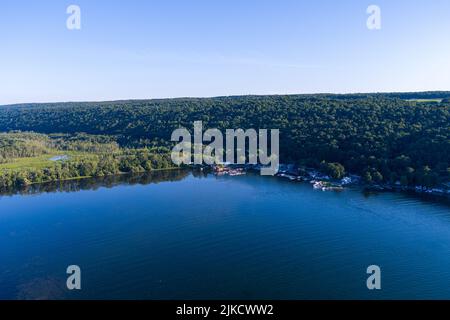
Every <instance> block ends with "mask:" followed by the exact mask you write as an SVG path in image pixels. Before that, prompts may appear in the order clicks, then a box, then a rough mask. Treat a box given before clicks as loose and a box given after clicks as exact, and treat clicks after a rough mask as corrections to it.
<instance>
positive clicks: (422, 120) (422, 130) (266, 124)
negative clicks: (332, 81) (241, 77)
mask: <svg viewBox="0 0 450 320" xmlns="http://www.w3.org/2000/svg"><path fill="white" fill-rule="evenodd" d="M449 97H450V93H449V92H425V93H402V94H398V93H392V94H382V93H380V94H355V95H331V94H319V95H290V96H242V97H220V98H207V99H167V100H145V101H119V102H102V103H62V104H39V105H19V106H6V107H0V131H9V130H30V131H36V132H40V133H48V134H53V133H61V132H62V133H66V134H76V133H78V132H86V133H88V134H94V135H103V136H109V137H113V138H114V141H116V142H117V143H119V145H120V146H121V147H129V148H142V147H155V146H166V147H170V144H169V143H168V141H169V140H170V136H171V133H172V131H173V130H174V129H177V128H179V127H186V128H188V129H190V130H192V125H193V122H194V121H198V120H201V121H203V126H204V128H219V129H221V130H224V129H228V128H230V129H237V128H242V129H248V128H255V129H272V128H273V129H280V134H281V135H280V160H281V162H285V163H288V162H289V163H296V164H301V165H306V166H313V167H316V168H325V169H326V170H330V171H331V172H337V173H336V174H337V175H340V173H339V172H341V171H342V170H344V171H345V172H351V173H357V174H360V175H361V176H363V177H364V178H365V179H366V181H367V182H374V183H375V182H376V183H378V182H380V183H381V182H393V183H394V182H398V181H401V182H402V183H405V184H415V183H422V182H423V183H427V184H436V183H439V182H440V181H443V180H447V181H448V179H449V174H450V173H449V172H450V171H449V168H450V103H449V101H448V99H449ZM409 99H444V101H443V102H441V103H440V104H436V103H431V102H430V103H427V102H424V103H416V102H414V101H408V100H409ZM323 163H325V164H332V165H331V166H326V165H325V167H324V165H323Z"/></svg>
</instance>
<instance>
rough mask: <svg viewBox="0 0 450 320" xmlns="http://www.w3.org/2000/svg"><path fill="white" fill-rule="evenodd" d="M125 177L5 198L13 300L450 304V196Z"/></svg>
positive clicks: (3, 271)
mask: <svg viewBox="0 0 450 320" xmlns="http://www.w3.org/2000/svg"><path fill="white" fill-rule="evenodd" d="M117 179H119V180H118V181H115V180H114V181H109V180H106V181H104V180H102V181H93V180H90V181H89V180H87V181H84V182H78V183H75V182H73V183H71V184H65V185H64V186H63V187H52V186H43V187H42V190H38V191H36V190H34V191H33V192H31V191H30V190H29V191H27V192H28V194H26V195H25V194H22V195H13V196H2V197H0V299H48V298H51V299H76V298H83V299H107V298H113V299H117V298H121V299H222V298H227V299H313V298H320V299H348V298H358V299H365V298H369V299H381V298H383V299H386V298H388V299H392V298H394V299H405V298H412V299H419V298H420V299H422V298H425V299H428V298H440V299H450V206H449V204H448V203H446V202H445V201H437V200H436V201H435V200H429V199H428V200H427V199H422V198H418V197H413V196H410V195H406V194H401V193H383V194H378V195H370V196H368V195H365V194H364V193H363V192H361V190H346V191H343V192H339V193H338V192H322V191H317V190H314V189H313V188H311V186H310V185H309V184H307V183H306V184H305V183H293V182H289V181H285V180H282V179H278V178H271V177H260V176H257V175H248V176H239V177H219V178H217V177H214V176H212V175H209V176H207V177H204V176H200V177H199V176H198V175H197V176H193V175H192V174H191V173H184V172H172V173H165V175H164V176H148V177H145V178H135V179H124V178H117ZM122 180H123V181H122ZM55 190H59V191H55ZM61 190H62V191H61ZM74 264H75V265H79V266H80V267H81V270H82V289H81V290H80V291H69V290H67V289H66V278H67V276H68V275H67V274H66V268H67V266H69V265H74ZM373 264H375V265H379V266H380V267H381V271H382V277H381V284H382V290H380V291H369V290H368V289H367V287H366V279H367V277H368V275H367V274H366V269H367V267H368V266H369V265H373Z"/></svg>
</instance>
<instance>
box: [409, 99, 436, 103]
mask: <svg viewBox="0 0 450 320" xmlns="http://www.w3.org/2000/svg"><path fill="white" fill-rule="evenodd" d="M442 100H444V99H409V100H407V101H411V102H419V103H426V102H437V103H441V102H442Z"/></svg>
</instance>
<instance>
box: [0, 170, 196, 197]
mask: <svg viewBox="0 0 450 320" xmlns="http://www.w3.org/2000/svg"><path fill="white" fill-rule="evenodd" d="M196 174H199V173H196ZM188 175H189V171H187V170H160V171H152V172H146V173H139V174H122V175H114V176H105V177H97V178H86V179H78V180H66V181H56V182H48V183H41V184H33V185H31V186H24V187H22V188H16V189H13V190H9V191H4V192H2V193H0V196H2V195H3V196H5V195H35V194H39V193H51V192H78V191H81V190H97V189H98V188H113V187H116V186H119V185H123V184H127V185H147V184H151V183H159V182H163V181H179V180H182V179H184V178H186V177H187V176H188Z"/></svg>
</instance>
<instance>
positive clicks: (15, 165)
mask: <svg viewBox="0 0 450 320" xmlns="http://www.w3.org/2000/svg"><path fill="white" fill-rule="evenodd" d="M62 155H67V156H68V157H69V160H67V161H71V160H81V159H89V158H92V157H95V156H96V155H95V154H92V153H86V152H75V151H56V150H55V151H54V152H51V153H48V154H46V155H42V156H38V157H32V158H18V159H12V160H11V161H10V162H8V163H2V164H0V170H20V169H34V168H36V169H43V168H48V167H52V166H53V165H54V164H55V161H51V160H50V159H51V158H53V157H56V156H62Z"/></svg>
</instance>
